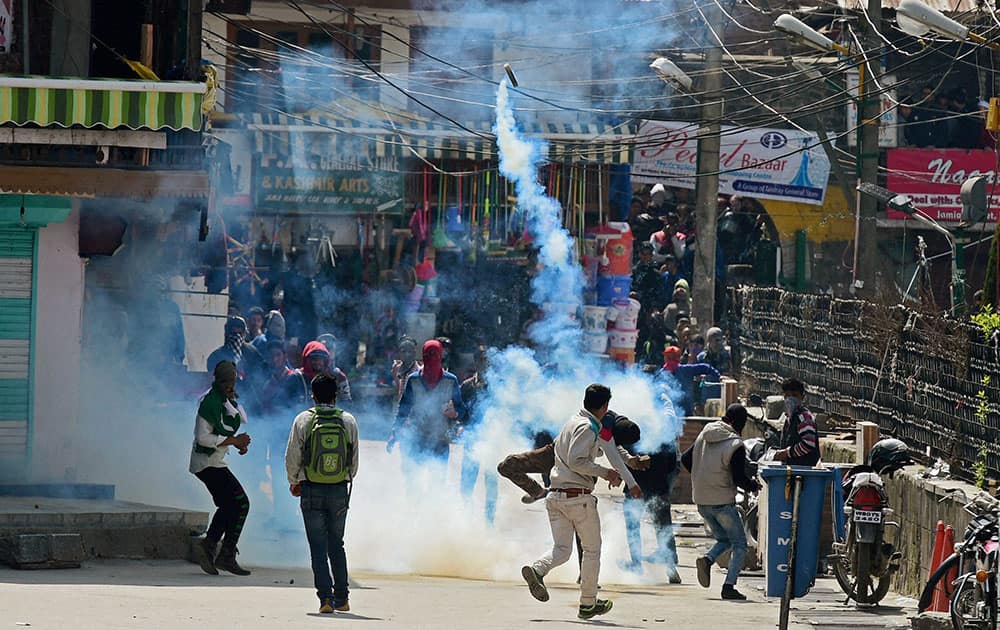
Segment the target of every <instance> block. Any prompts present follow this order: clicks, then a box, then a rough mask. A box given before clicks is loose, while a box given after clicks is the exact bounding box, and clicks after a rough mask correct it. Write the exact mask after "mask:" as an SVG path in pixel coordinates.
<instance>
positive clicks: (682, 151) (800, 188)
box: [632, 120, 830, 205]
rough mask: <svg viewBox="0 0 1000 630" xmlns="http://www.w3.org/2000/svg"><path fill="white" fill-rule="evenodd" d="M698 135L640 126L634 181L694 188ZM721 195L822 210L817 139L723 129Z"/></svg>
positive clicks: (688, 127) (824, 170) (788, 132)
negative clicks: (806, 206)
mask: <svg viewBox="0 0 1000 630" xmlns="http://www.w3.org/2000/svg"><path fill="white" fill-rule="evenodd" d="M697 132H698V129H697V127H696V126H695V125H693V124H690V123H684V122H674V121H652V120H647V121H643V123H642V125H641V126H640V127H639V134H638V137H637V138H636V141H637V143H638V145H639V146H641V147H643V148H641V149H637V150H636V151H635V156H634V157H633V160H632V177H633V179H635V180H637V181H640V182H648V183H655V182H662V183H665V184H667V185H670V186H677V187H679V188H690V189H694V188H695V181H696V177H695V176H696V174H697V164H698V140H697ZM721 141H722V142H721V154H720V156H719V192H722V193H726V194H740V195H746V196H748V197H756V198H758V199H779V200H782V201H798V202H801V203H810V204H816V205H822V204H823V197H824V195H825V193H826V184H827V180H828V179H829V177H830V161H829V160H828V159H827V157H826V153H825V152H824V151H823V148H822V146H820V144H819V138H818V137H817V136H816V135H815V134H812V133H806V132H802V131H795V130H792V129H740V128H738V127H728V126H723V127H722V138H721Z"/></svg>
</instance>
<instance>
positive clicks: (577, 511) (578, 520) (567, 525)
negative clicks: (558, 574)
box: [532, 492, 601, 606]
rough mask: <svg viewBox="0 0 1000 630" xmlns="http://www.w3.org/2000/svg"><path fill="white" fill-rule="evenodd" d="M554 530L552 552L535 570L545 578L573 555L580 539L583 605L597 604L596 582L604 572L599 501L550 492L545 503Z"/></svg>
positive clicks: (535, 564) (542, 559) (581, 496)
mask: <svg viewBox="0 0 1000 630" xmlns="http://www.w3.org/2000/svg"><path fill="white" fill-rule="evenodd" d="M545 509H546V511H548V513H549V526H550V527H551V528H552V551H550V552H549V553H548V554H546V555H545V556H544V557H542V558H540V559H539V560H537V561H536V562H535V563H534V564H533V565H532V567H533V568H534V569H535V571H537V572H538V574H539V575H541V576H543V577H544V576H545V575H547V574H548V573H549V571H551V570H552V569H553V568H555V567H557V566H559V565H561V564H563V563H565V562H566V561H567V560H569V558H570V556H571V555H573V536H574V534H575V535H576V536H577V537H578V538H579V541H580V542H579V544H580V547H581V549H582V550H583V562H582V563H581V565H580V605H581V606H592V605H594V604H595V603H596V602H597V579H598V575H599V574H600V572H601V519H600V517H599V516H598V514H597V497H595V496H594V495H592V494H583V495H580V496H578V497H573V498H568V497H567V496H566V495H565V494H563V493H561V492H550V493H549V495H548V497H546V499H545Z"/></svg>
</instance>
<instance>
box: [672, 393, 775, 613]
mask: <svg viewBox="0 0 1000 630" xmlns="http://www.w3.org/2000/svg"><path fill="white" fill-rule="evenodd" d="M746 423H747V410H746V409H745V408H744V407H743V405H737V404H733V405H729V408H728V409H726V415H725V416H723V418H722V419H721V420H717V421H715V422H710V423H709V424H706V425H705V428H704V429H702V431H701V433H700V434H699V435H698V437H697V439H695V441H694V445H692V446H691V448H689V449H688V450H686V451H685V452H684V454H683V455H681V464H683V465H684V467H685V468H687V469H688V470H689V471H690V472H691V495H692V499H693V500H694V502H695V503H696V504H697V505H698V513H699V514H701V517H702V518H703V519H705V524H706V525H707V526H708V528H709V529H710V530H711V531H712V536H713V537H714V538H715V541H716V542H715V545H714V546H713V547H712V548H711V549H709V551H708V553H707V554H705V555H704V556H702V557H700V558H698V560H697V561H696V566H697V568H698V583H699V584H701V585H702V586H704V587H705V588H708V587H709V586H710V585H711V580H712V564H714V563H715V561H716V559H718V557H719V556H721V555H722V554H723V553H725V551H726V550H727V549H729V548H732V550H733V555H732V557H730V558H729V569H728V571H727V573H726V581H725V583H724V584H723V585H722V599H733V600H744V599H746V595H744V594H742V593H740V592H739V591H737V590H736V579H737V578H738V577H739V575H740V569H742V568H743V558H745V557H746V554H747V538H746V533H745V532H744V529H743V519H742V518H740V513H739V511H737V509H736V488H737V486H739V487H740V488H743V489H744V490H746V491H748V492H756V491H757V490H759V489H760V487H759V486H758V485H757V482H756V481H754V480H753V479H749V478H747V475H746V451H745V450H744V448H743V440H741V439H740V433H741V432H742V431H743V427H744V425H746Z"/></svg>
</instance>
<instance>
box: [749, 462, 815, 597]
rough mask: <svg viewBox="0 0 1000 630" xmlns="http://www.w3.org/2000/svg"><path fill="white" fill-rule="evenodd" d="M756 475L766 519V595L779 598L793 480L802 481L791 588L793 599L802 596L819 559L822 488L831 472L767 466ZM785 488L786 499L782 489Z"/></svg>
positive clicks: (782, 589)
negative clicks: (762, 486)
mask: <svg viewBox="0 0 1000 630" xmlns="http://www.w3.org/2000/svg"><path fill="white" fill-rule="evenodd" d="M760 476H761V477H763V478H764V483H765V484H766V486H767V487H766V489H765V496H764V500H765V501H766V505H764V509H765V512H764V513H765V514H766V518H767V525H766V527H767V534H766V536H767V538H766V541H765V542H766V544H767V548H766V550H765V555H766V557H765V558H764V566H765V574H766V575H767V596H768V597H781V596H782V595H784V594H785V576H786V574H787V572H788V566H787V564H788V544H789V542H790V541H791V536H792V501H793V499H794V495H793V490H794V485H790V484H792V479H793V478H794V477H801V478H802V482H803V483H802V494H801V495H800V496H799V528H798V540H797V543H796V545H795V589H794V591H793V595H794V597H802V596H804V595H805V594H806V593H808V592H809V586H810V585H811V584H812V581H813V579H814V578H815V577H816V565H817V561H818V559H819V534H820V529H821V528H822V526H823V523H822V520H823V501H824V499H825V498H826V485H827V484H828V483H830V480H831V479H832V478H833V471H832V470H828V469H825V468H811V467H808V466H767V467H762V468H761V470H760ZM786 486H788V492H787V495H788V496H787V498H786V491H785V488H786Z"/></svg>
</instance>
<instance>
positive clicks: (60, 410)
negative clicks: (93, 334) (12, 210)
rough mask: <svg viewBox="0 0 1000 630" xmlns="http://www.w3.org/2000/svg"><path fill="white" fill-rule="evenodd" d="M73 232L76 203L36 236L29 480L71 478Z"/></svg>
mask: <svg viewBox="0 0 1000 630" xmlns="http://www.w3.org/2000/svg"><path fill="white" fill-rule="evenodd" d="M79 232H80V207H79V203H76V202H75V203H74V206H73V210H72V212H71V213H70V215H69V217H68V218H67V219H66V221H64V222H62V223H51V224H49V225H48V226H46V227H43V228H39V231H38V257H37V259H38V270H37V278H38V280H37V282H38V285H37V287H36V290H35V295H36V297H37V306H36V319H35V333H34V339H35V361H34V366H33V367H34V370H35V395H34V417H33V423H34V424H33V438H32V445H31V448H32V456H31V471H30V474H29V479H30V480H32V481H72V480H74V479H75V476H76V460H75V459H74V449H73V445H72V435H73V434H74V432H75V428H74V427H75V425H76V422H77V418H78V408H79V405H80V343H81V336H82V330H83V268H84V263H83V261H82V260H81V259H80V257H79V254H78V252H79Z"/></svg>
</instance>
